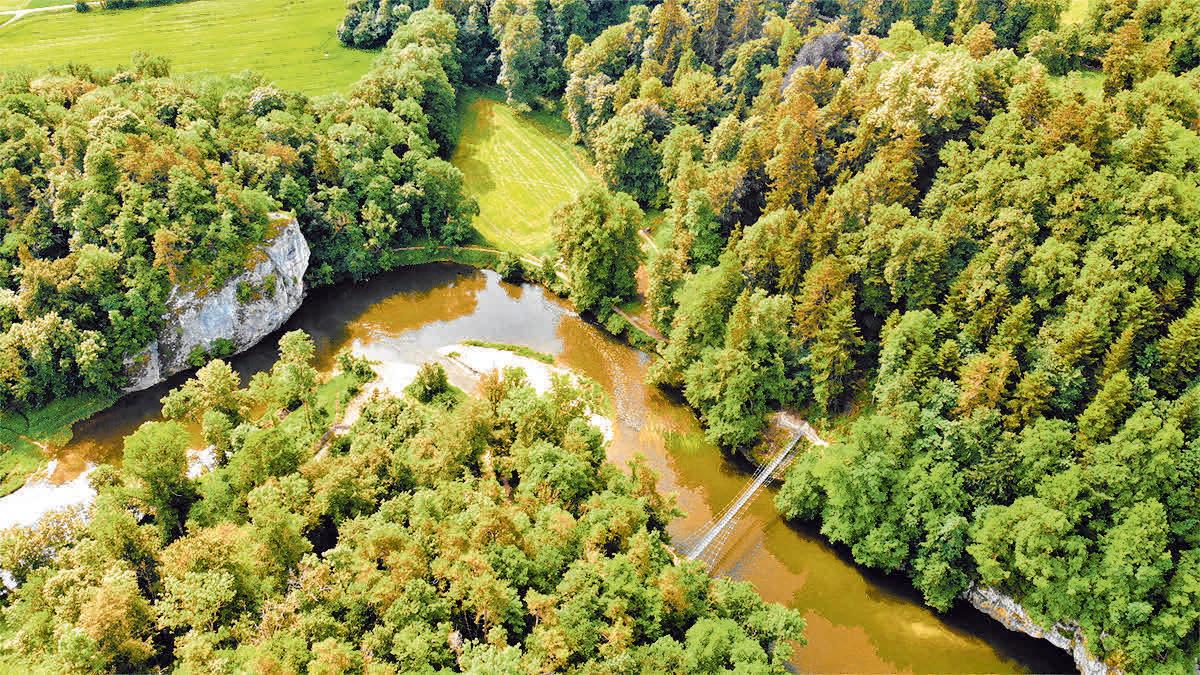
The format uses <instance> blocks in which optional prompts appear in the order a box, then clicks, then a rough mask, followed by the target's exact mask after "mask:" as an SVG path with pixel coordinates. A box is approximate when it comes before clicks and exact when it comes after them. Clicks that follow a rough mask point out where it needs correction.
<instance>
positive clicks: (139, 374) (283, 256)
mask: <svg viewBox="0 0 1200 675" xmlns="http://www.w3.org/2000/svg"><path fill="white" fill-rule="evenodd" d="M271 219H272V222H273V223H274V224H275V226H276V228H277V232H276V233H275V235H274V236H273V237H271V238H270V239H269V240H267V241H266V242H264V243H263V245H262V248H261V249H260V250H259V251H258V252H257V253H256V254H255V255H254V257H253V258H252V261H257V262H254V263H253V267H251V268H249V269H247V270H246V271H245V272H243V273H241V274H239V275H237V276H236V277H233V278H232V279H229V280H228V281H227V282H226V283H225V285H224V286H222V287H221V288H220V289H217V290H207V291H205V292H197V291H190V290H183V289H180V288H175V289H173V290H172V291H171V297H170V298H169V299H168V300H167V313H166V316H165V317H164V323H163V326H162V328H161V329H160V330H159V332H158V338H157V339H156V340H155V341H154V342H152V343H151V344H150V345H149V346H148V347H146V349H145V350H144V351H142V353H140V354H138V355H137V356H134V357H132V358H129V359H127V360H126V363H125V372H126V374H127V375H128V376H129V384H128V385H127V386H126V387H125V391H127V392H129V391H138V390H140V389H145V388H147V387H151V386H154V385H155V384H158V383H159V382H162V381H163V380H165V379H166V378H167V377H169V376H171V375H173V374H175V373H178V372H180V371H183V370H187V369H188V368H191V367H192V364H191V363H189V356H190V355H191V354H192V353H193V352H194V351H196V350H204V351H206V352H213V351H214V348H219V347H220V345H222V344H223V345H224V346H225V347H226V348H229V349H231V350H232V352H233V353H237V352H240V351H243V350H245V349H249V348H250V347H252V346H254V345H255V344H257V343H258V341H259V340H262V339H263V338H264V337H266V336H267V335H270V334H271V333H272V332H274V331H275V330H277V329H278V328H279V327H280V326H282V325H283V324H284V322H285V321H287V320H288V317H290V316H291V315H292V313H293V312H295V311H296V309H297V308H298V307H300V302H301V301H302V300H303V299H304V273H305V271H306V270H307V269H308V258H309V250H308V242H306V241H305V240H304V235H303V234H302V233H301V232H300V224H299V223H297V222H296V219H295V218H294V217H292V216H290V215H287V214H271ZM225 340H228V341H229V342H228V343H223V342H218V341H225ZM230 343H231V344H230Z"/></svg>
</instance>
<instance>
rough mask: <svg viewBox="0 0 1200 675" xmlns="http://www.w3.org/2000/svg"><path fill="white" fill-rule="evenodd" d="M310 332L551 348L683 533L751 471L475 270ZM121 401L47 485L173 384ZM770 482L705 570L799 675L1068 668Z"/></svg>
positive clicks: (389, 288)
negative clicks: (946, 603)
mask: <svg viewBox="0 0 1200 675" xmlns="http://www.w3.org/2000/svg"><path fill="white" fill-rule="evenodd" d="M294 329H303V330H305V331H307V332H308V333H309V334H311V335H312V336H313V339H314V341H315V342H316V345H317V354H318V358H319V360H320V365H321V367H322V368H328V367H330V365H331V361H332V356H333V354H334V353H335V352H336V351H337V350H338V349H340V348H341V347H343V346H345V345H349V344H352V343H357V345H358V347H359V348H360V349H362V350H363V351H366V352H367V353H368V355H373V356H376V357H384V356H390V357H394V358H398V359H402V360H406V361H409V362H412V363H420V362H423V361H426V360H430V359H432V358H434V357H435V354H434V351H435V350H436V349H437V348H439V347H443V346H445V345H449V344H453V343H456V342H459V341H461V340H465V339H472V338H473V339H478V340H485V341H493V342H506V343H513V344H522V345H527V346H529V347H532V348H534V349H537V350H539V351H543V352H548V353H551V354H554V355H555V356H556V357H557V359H558V362H559V363H560V364H561V365H564V366H566V367H569V368H572V369H574V370H576V371H577V372H581V373H583V374H585V375H587V376H589V377H591V378H592V379H594V380H596V381H597V382H599V383H600V385H601V386H603V387H604V389H605V390H606V391H607V392H608V393H609V395H610V397H611V399H612V401H613V404H614V407H615V411H616V415H615V417H616V419H615V420H614V422H615V425H614V426H615V428H614V432H615V433H614V440H613V443H612V444H611V446H610V450H609V457H610V458H611V459H612V460H613V461H616V462H624V461H625V460H627V459H628V458H629V457H632V456H634V455H635V454H641V455H644V456H645V457H646V458H647V459H648V460H649V463H650V465H651V466H652V467H653V468H654V469H655V470H656V471H657V472H658V474H659V488H660V489H661V490H662V491H664V492H673V493H675V494H676V495H677V499H678V504H679V506H680V508H681V509H682V510H683V511H684V512H685V513H686V514H687V515H686V516H685V517H683V518H680V519H678V520H677V521H676V522H674V523H673V524H672V526H671V534H672V536H673V537H674V538H676V539H682V538H684V537H686V536H688V535H690V534H692V533H693V532H695V530H696V529H697V528H698V527H700V526H701V525H702V524H704V523H705V522H706V521H708V520H709V519H710V518H711V517H712V516H713V515H714V514H715V513H719V512H720V511H721V510H722V509H724V507H725V506H726V505H727V504H728V503H729V502H730V501H731V500H733V499H734V498H735V496H736V495H737V494H738V492H740V491H741V489H742V488H743V487H745V485H746V483H747V481H749V480H750V476H751V474H752V473H753V471H752V467H750V466H748V465H747V464H745V463H743V462H741V461H736V460H733V459H729V458H727V457H725V456H724V455H723V454H722V453H721V452H720V450H718V449H717V448H716V447H714V446H712V445H711V444H709V443H707V442H705V440H704V436H703V434H702V432H701V429H700V425H699V423H698V422H697V420H696V417H695V416H694V415H693V413H692V412H691V410H690V409H688V408H687V406H685V405H683V404H682V403H681V402H680V400H678V399H677V398H676V397H674V396H673V395H671V394H669V393H667V392H663V391H661V390H659V389H657V388H655V387H649V386H647V385H645V384H644V379H645V373H646V368H647V367H648V365H649V363H650V360H649V357H648V356H647V355H646V354H644V353H642V352H639V351H637V350H635V349H632V348H630V347H629V346H627V345H625V344H623V343H621V342H618V341H616V340H614V339H612V338H611V337H610V336H609V335H608V334H607V333H605V332H604V331H603V330H601V329H599V328H597V327H595V326H593V325H592V324H590V323H588V322H586V321H584V320H583V319H581V318H579V317H578V316H577V315H576V314H574V313H573V312H572V311H571V310H570V308H569V307H568V306H567V305H566V304H565V303H564V302H562V301H561V300H559V299H558V298H556V297H554V296H553V295H551V294H548V293H546V292H545V291H544V290H543V289H542V288H540V287H538V286H534V285H522V286H514V285H510V284H505V283H501V282H500V280H499V278H498V276H497V275H496V274H494V273H492V272H490V271H488V272H480V271H477V270H474V269H471V268H467V267H461V266H457V265H441V264H439V265H425V266H421V267H414V268H407V269H403V270H399V271H396V272H393V273H390V274H384V275H381V276H379V277H376V278H374V279H372V280H371V281H369V282H365V283H362V284H344V285H341V286H337V287H332V288H324V289H318V290H316V291H314V292H313V293H311V294H310V295H309V297H308V298H306V299H305V301H304V304H303V305H302V306H301V307H300V309H299V311H297V312H296V314H295V315H294V316H293V317H292V318H291V320H290V321H289V322H288V324H287V325H286V326H285V327H284V329H283V330H282V331H280V334H281V333H282V332H283V331H286V330H294ZM277 338H278V334H276V335H274V336H272V337H271V338H268V339H267V340H264V341H263V342H262V343H261V344H259V345H258V346H257V347H255V348H253V349H251V350H249V351H247V352H245V353H243V354H241V355H239V356H237V357H235V358H234V359H232V362H233V365H234V366H235V367H236V368H237V369H238V370H239V371H240V372H241V373H242V374H243V376H247V377H248V376H249V375H250V374H253V373H254V372H257V371H259V370H262V369H265V368H267V367H269V366H270V364H271V363H272V362H273V361H274V359H275V347H276V340H277ZM185 377H186V376H185V375H180V376H177V377H176V378H173V379H172V380H171V381H170V382H168V383H165V384H163V385H160V386H158V387H154V388H151V389H149V390H146V391H143V392H138V393H136V394H131V395H129V396H126V397H125V398H123V399H121V400H120V401H119V402H118V403H117V404H116V405H114V406H113V407H112V408H109V409H108V410H105V411H103V412H101V413H99V414H97V415H95V416H93V417H92V418H91V419H88V420H86V421H83V422H80V423H79V424H77V425H76V426H75V430H74V434H75V440H74V441H73V442H72V443H71V444H70V445H68V446H67V447H65V448H63V449H62V450H61V451H59V452H58V455H59V471H58V472H57V475H56V476H55V478H56V479H59V480H62V479H67V478H70V477H71V476H72V474H73V473H77V472H78V471H79V470H81V469H82V468H83V467H84V466H85V464H86V463H88V462H97V461H103V460H110V461H111V460H114V459H116V458H117V457H119V454H120V448H121V439H122V438H123V437H124V436H125V435H126V434H128V433H130V432H131V431H132V430H133V429H135V428H136V427H137V425H139V424H141V423H142V422H144V421H146V420H149V419H155V418H157V416H158V407H159V399H160V398H161V397H162V396H163V395H164V394H165V393H166V392H167V391H169V390H170V388H171V387H173V386H177V385H178V384H179V383H180V382H182V381H183V379H185ZM773 496H774V490H773V489H765V490H762V491H760V493H759V494H758V495H756V496H755V498H754V500H753V501H752V502H751V503H750V504H749V505H748V506H747V508H746V510H745V514H744V515H743V517H741V518H740V520H738V521H737V523H736V525H735V527H736V529H735V531H734V532H733V536H732V538H731V540H730V544H729V545H728V546H727V550H726V551H725V552H724V555H723V557H722V558H721V560H720V561H719V563H718V565H717V568H716V570H715V571H716V573H718V574H728V575H730V576H733V577H735V578H739V579H745V580H747V581H750V582H752V583H753V584H754V585H755V586H756V587H757V589H758V591H759V592H760V593H761V594H762V595H763V596H764V597H766V598H767V599H768V600H772V601H775V602H780V603H783V604H786V605H788V606H791V607H795V608H797V609H799V610H800V611H801V612H802V613H803V615H804V618H805V620H806V621H807V623H808V626H807V629H806V631H805V634H806V637H807V640H808V644H807V646H804V647H800V648H798V649H797V650H796V653H795V655H794V657H793V661H794V665H795V667H796V669H797V670H799V671H804V672H858V673H862V672H914V673H928V672H937V673H977V672H1006V673H1007V672H1068V671H1073V670H1074V666H1073V664H1072V662H1071V660H1070V659H1069V658H1068V656H1067V655H1066V653H1064V652H1062V651H1060V650H1058V649H1057V648H1055V647H1053V646H1051V645H1050V644H1048V643H1046V642H1043V641H1041V640H1035V639H1033V638H1029V637H1026V636H1024V635H1020V634H1017V633H1012V632H1010V631H1007V630H1005V629H1004V628H1003V627H1001V626H1000V625H999V624H997V623H995V622H993V621H992V620H991V619H988V618H987V617H984V616H983V615H981V614H978V613H977V612H975V611H974V610H973V609H972V608H971V607H969V606H965V605H964V606H960V607H957V608H955V609H954V610H953V611H951V612H949V613H948V614H945V615H939V614H937V613H935V612H933V611H932V610H930V609H928V608H926V607H925V606H923V605H922V604H921V602H920V596H919V594H918V593H916V592H915V591H914V590H913V588H912V587H911V586H910V585H909V584H908V582H907V581H906V580H905V579H904V578H903V577H899V576H889V575H883V574H879V573H877V572H874V571H871V570H866V569H863V568H861V567H858V566H856V565H855V564H854V563H853V562H852V560H851V559H850V557H849V554H848V553H847V552H846V551H845V550H844V549H843V548H840V547H835V546H832V545H830V544H829V542H828V541H826V540H825V539H824V538H823V537H821V535H820V533H819V528H818V527H817V526H816V525H795V524H791V523H788V522H785V521H784V520H783V519H781V518H780V517H779V515H778V514H777V513H776V512H775V508H774V505H773V503H772V498H773Z"/></svg>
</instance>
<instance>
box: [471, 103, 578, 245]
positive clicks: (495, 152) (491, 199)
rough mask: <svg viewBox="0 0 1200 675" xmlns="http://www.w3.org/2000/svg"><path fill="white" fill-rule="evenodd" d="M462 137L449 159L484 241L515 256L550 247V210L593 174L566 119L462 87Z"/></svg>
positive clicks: (567, 199)
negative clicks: (475, 203)
mask: <svg viewBox="0 0 1200 675" xmlns="http://www.w3.org/2000/svg"><path fill="white" fill-rule="evenodd" d="M459 115H460V119H461V123H462V134H461V136H460V138H459V142H458V148H457V149H456V150H455V152H454V156H453V157H452V158H451V162H453V163H454V165H455V166H457V167H458V168H459V169H461V170H462V172H463V174H464V175H465V176H466V187H467V192H468V193H469V194H470V195H471V196H473V197H475V198H476V199H477V200H479V216H478V217H477V218H476V219H475V229H476V230H478V231H479V234H480V236H481V237H482V238H483V241H484V242H485V243H486V244H487V245H490V246H494V247H496V248H499V249H503V250H506V251H512V252H514V253H529V254H533V255H541V254H544V253H546V252H547V251H548V250H549V249H550V247H551V230H550V219H551V216H552V215H553V214H554V212H555V211H556V210H557V209H558V208H559V207H561V206H562V205H563V204H566V203H567V202H568V201H570V200H571V198H572V197H574V196H575V195H577V194H579V193H580V192H581V191H583V189H584V188H586V187H587V186H588V185H590V184H591V183H592V182H593V181H594V180H595V179H594V177H593V176H592V173H591V168H590V166H589V165H588V162H587V159H586V157H585V156H584V153H583V151H582V150H581V149H579V148H577V147H575V146H574V145H572V144H571V142H570V141H569V140H568V133H569V130H568V129H567V128H566V123H565V122H563V121H562V120H561V119H559V118H557V117H555V116H554V115H550V114H544V113H543V114H537V113H534V114H521V113H518V112H517V111H516V110H513V109H512V108H510V107H508V106H507V105H505V104H504V103H502V102H501V101H500V97H499V96H497V95H496V94H494V93H491V92H478V91H473V92H465V93H464V94H463V96H462V98H461V101H460V104H459Z"/></svg>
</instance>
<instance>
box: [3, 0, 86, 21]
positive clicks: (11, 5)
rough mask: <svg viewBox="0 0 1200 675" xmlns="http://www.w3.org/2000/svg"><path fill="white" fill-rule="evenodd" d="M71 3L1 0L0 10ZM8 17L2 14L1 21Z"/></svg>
mask: <svg viewBox="0 0 1200 675" xmlns="http://www.w3.org/2000/svg"><path fill="white" fill-rule="evenodd" d="M66 4H70V3H68V2H66V1H65V0H0V12H5V11H8V10H10V9H37V8H38V7H53V6H54V5H66ZM7 18H8V17H3V16H0V23H4V21H5V20H6V19H7Z"/></svg>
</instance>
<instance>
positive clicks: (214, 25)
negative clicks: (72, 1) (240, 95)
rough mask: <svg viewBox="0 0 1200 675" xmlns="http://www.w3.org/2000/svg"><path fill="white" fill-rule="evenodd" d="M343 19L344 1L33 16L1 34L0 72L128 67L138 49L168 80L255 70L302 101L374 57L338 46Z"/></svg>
mask: <svg viewBox="0 0 1200 675" xmlns="http://www.w3.org/2000/svg"><path fill="white" fill-rule="evenodd" d="M0 3H7V4H17V5H30V4H33V5H36V4H38V3H39V0H34V2H33V3H30V2H28V0H26V1H25V2H20V0H0ZM344 12H345V2H344V1H343V0H255V1H254V2H247V1H246V0H191V1H190V2H183V3H179V4H173V5H162V6H159V7H146V8H139V9H126V10H107V11H103V10H93V11H91V12H87V13H84V14H80V13H77V12H73V11H65V12H47V13H44V14H31V15H27V16H25V17H24V18H22V19H20V20H18V21H15V22H13V23H12V24H10V25H8V26H7V27H5V28H3V29H0V64H4V65H5V66H9V65H20V66H27V67H30V68H41V67H44V66H47V65H54V64H63V63H67V62H71V61H76V62H84V63H88V64H91V65H93V66H96V67H101V68H111V67H114V66H118V65H121V64H124V63H129V61H130V56H131V55H132V52H133V51H135V50H138V51H143V52H148V53H150V54H154V55H162V56H166V57H167V58H169V59H170V60H171V69H172V72H174V73H215V74H225V73H236V72H241V71H245V70H253V71H256V72H259V73H262V74H263V75H265V76H266V77H267V79H269V80H271V81H272V82H274V83H275V84H277V85H279V86H281V87H284V88H288V89H294V90H298V91H302V92H304V93H306V94H310V95H318V94H325V93H329V92H333V91H345V90H347V89H348V88H349V86H350V85H351V84H352V83H353V82H354V81H355V80H357V79H358V78H359V77H360V76H361V75H362V74H363V73H365V72H366V71H367V69H368V68H369V67H370V65H371V62H372V61H373V60H374V58H375V54H374V53H373V52H369V51H361V50H354V49H346V48H345V47H342V46H341V44H340V43H339V42H338V40H337V36H336V35H335V34H334V30H335V29H336V28H337V25H338V22H339V21H341V19H342V14H343V13H344ZM4 18H5V17H3V16H0V23H2V22H3V20H4Z"/></svg>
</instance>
